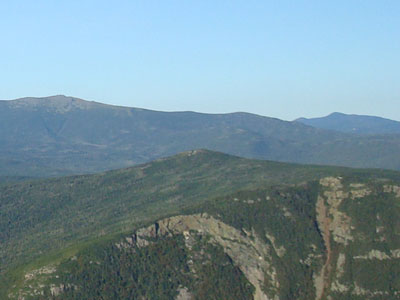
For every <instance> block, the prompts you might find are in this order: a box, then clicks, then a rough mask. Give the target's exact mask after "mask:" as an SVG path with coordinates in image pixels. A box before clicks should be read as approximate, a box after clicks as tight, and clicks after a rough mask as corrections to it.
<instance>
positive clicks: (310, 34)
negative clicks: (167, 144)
mask: <svg viewBox="0 0 400 300" xmlns="http://www.w3.org/2000/svg"><path fill="white" fill-rule="evenodd" d="M54 94H65V95H70V96H75V97H80V98H83V99H87V100H95V101H100V102H105V103H110V104H118V105H126V106H135V107H144V108H150V109H156V110H167V111H171V110H194V111H201V112H233V111H247V112H253V113H258V114H261V115H266V116H272V117H277V118H281V119H286V120H292V119H294V118H297V117H300V116H305V117H314V116H322V115H326V114H328V113H330V112H333V111H340V112H344V113H357V114H370V115H379V116H384V117H388V118H392V119H396V120H400V1H398V0H393V1H385V0H379V1H377V0H373V1H368V0H362V1H361V0H360V1H356V0H354V1H353V0H346V1H339V0H335V1H320V0H318V1H266V0H265V1H251V0H246V1H235V0H230V1H224V0H220V1H217V0H214V1H205V0H201V1H200V0H197V1H189V0H180V1H168V0H162V1H161V0H160V1H151V0H147V1H133V0H131V1H99V0H98V1H85V0H80V1H76V0H69V1H55V0H54V1H42V0H35V1H31V0H29V1H23V0H15V1H11V0H5V1H1V2H0V99H14V98H19V97H24V96H49V95H54Z"/></svg>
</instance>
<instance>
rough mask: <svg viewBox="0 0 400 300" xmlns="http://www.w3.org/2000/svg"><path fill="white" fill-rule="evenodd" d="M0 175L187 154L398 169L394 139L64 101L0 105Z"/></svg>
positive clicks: (246, 116) (256, 119)
mask: <svg viewBox="0 0 400 300" xmlns="http://www.w3.org/2000/svg"><path fill="white" fill-rule="evenodd" d="M0 119H1V120H2V123H1V124H0V176H17V177H19V176H23V177H26V176H28V177H31V176H59V175H67V174H82V173H92V172H98V171H104V170H110V169H117V168H123V167H128V166H132V165H135V164H138V163H143V162H147V161H151V160H154V159H157V158H159V157H163V156H169V155H173V154H176V153H179V152H182V151H187V150H192V149H200V148H203V149H209V150H215V151H220V152H225V153H229V154H233V155H238V156H242V157H247V158H257V159H268V160H276V161H286V162H297V163H313V164H329V165H342V166H352V167H373V168H390V169H400V157H399V155H398V153H399V152H400V135H399V136H390V137H389V136H388V137H382V136H379V135H377V136H368V137H363V136H354V135H352V134H348V133H340V132H333V131H330V130H329V131H327V130H324V129H319V128H314V127H310V126H308V125H305V124H301V123H300V122H288V121H282V120H279V119H276V118H269V117H263V116H259V115H254V114H250V113H229V114H204V113H196V112H160V111H152V110H146V109H140V108H130V107H120V106H112V105H106V104H102V103H98V102H93V101H85V100H82V99H78V98H74V97H66V96H62V95H59V96H52V97H46V98H22V99H17V100H11V101H0Z"/></svg>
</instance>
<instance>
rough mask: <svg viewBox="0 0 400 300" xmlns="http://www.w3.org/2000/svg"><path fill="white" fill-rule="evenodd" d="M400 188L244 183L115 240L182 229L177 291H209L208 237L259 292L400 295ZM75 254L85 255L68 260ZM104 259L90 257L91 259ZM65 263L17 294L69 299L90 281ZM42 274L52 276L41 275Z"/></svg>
mask: <svg viewBox="0 0 400 300" xmlns="http://www.w3.org/2000/svg"><path fill="white" fill-rule="evenodd" d="M315 190H317V192H316V193H313V192H312V191H315ZM399 191H400V188H399V186H398V185H396V184H393V183H391V182H390V181H387V180H378V181H373V182H368V181H364V182H358V181H357V182H356V181H354V180H351V179H348V178H347V179H346V178H342V177H326V178H323V179H321V180H320V181H319V182H318V184H317V185H314V186H313V189H311V188H308V187H303V186H298V187H295V188H288V189H279V190H274V191H270V190H262V191H257V192H250V191H249V192H247V193H238V194H235V195H232V196H231V197H226V198H224V199H223V200H218V201H217V200H216V201H214V202H211V203H210V204H209V205H208V206H206V207H202V208H201V210H202V211H203V212H201V213H194V214H188V215H178V216H173V217H170V218H165V219H162V220H158V221H157V222H155V223H154V224H152V225H150V226H147V227H143V228H140V229H138V230H136V231H135V232H134V233H132V234H131V235H127V236H125V237H124V238H122V239H119V240H117V241H115V242H114V243H113V244H112V247H113V249H115V251H117V252H116V253H128V254H129V253H137V252H138V251H139V252H140V251H147V250H146V249H153V248H154V247H158V245H161V244H163V243H166V241H168V240H169V239H176V238H177V237H180V239H181V240H182V244H181V246H179V247H178V248H180V249H184V252H182V253H185V254H179V253H178V252H173V254H174V255H175V254H176V255H181V256H182V260H183V262H182V263H183V265H184V266H185V268H187V274H188V275H187V276H189V277H187V278H191V279H190V280H189V281H187V282H186V285H185V283H183V282H182V283H180V284H179V286H177V287H176V288H175V292H174V293H175V294H174V295H175V296H174V297H175V298H176V299H205V298H204V297H203V298H202V297H201V296H199V294H197V293H198V290H196V289H194V288H193V289H192V288H191V287H193V286H196V285H191V283H190V282H192V281H193V282H194V281H196V280H197V281H201V280H203V281H204V280H205V279H204V277H202V276H201V275H200V271H199V270H200V269H199V266H204V265H207V264H209V263H210V261H212V260H213V259H215V255H214V254H212V253H213V252H212V251H211V250H210V249H211V248H207V246H206V245H210V246H212V247H214V248H213V249H221V251H223V253H224V254H225V256H226V257H227V258H228V261H230V262H231V263H232V265H233V266H234V267H235V268H237V270H238V271H237V272H239V273H240V274H242V275H243V276H244V278H245V281H247V282H248V284H250V285H251V286H252V287H253V289H252V296H251V297H250V298H253V299H255V300H267V299H274V300H278V299H289V298H290V297H293V298H291V299H316V300H320V299H400V277H399V275H400V274H399V272H400V271H399V270H400V221H399V219H400V218H398V216H399V213H400V205H399V204H400V193H399ZM302 201H303V202H302ZM302 203H304V204H302ZM272 208H274V209H272ZM199 209H200V208H199ZM307 216H308V217H307ZM305 218H308V219H309V220H308V221H305ZM302 222H304V223H305V224H306V225H304V224H303V223H302ZM307 222H308V223H307ZM307 224H308V225H307ZM293 239H296V241H293ZM171 251H172V250H171ZM174 251H177V250H174ZM213 251H214V250H213ZM118 255H119V254H118ZM129 255H131V254H129ZM132 255H133V254H132ZM159 255H161V257H162V256H163V255H167V254H165V252H164V254H159ZM118 257H119V256H118ZM200 258H201V259H200ZM74 260H75V261H76V260H77V261H80V260H81V258H79V257H78V259H76V257H75V258H71V259H70V260H69V262H70V263H71V262H73V261H74ZM199 262H201V263H199ZM104 264H106V261H100V260H99V261H97V262H96V261H90V264H89V266H100V267H101V266H102V265H104ZM226 264H227V262H226V261H225V262H224V263H223V265H226ZM164 268H167V266H164ZM105 269H106V268H105ZM105 269H104V270H105ZM43 270H47V271H43ZM58 270H63V266H62V264H61V265H60V266H54V265H53V266H47V268H44V269H43V268H42V269H39V270H36V271H30V272H29V273H26V274H25V279H24V285H25V286H24V289H20V290H19V291H18V292H15V293H10V297H11V298H14V299H29V298H30V297H33V298H35V297H38V295H45V294H46V292H45V291H46V289H47V291H48V293H49V294H50V295H51V296H52V297H55V299H64V298H63V293H67V292H68V291H71V290H74V289H75V290H79V289H81V290H82V289H83V286H79V284H76V283H75V282H68V281H65V282H61V283H58V285H56V284H55V283H54V282H55V281H54V278H56V276H62V275H60V274H61V273H60V272H61V271H58ZM182 272H183V271H182ZM185 272H186V271H185ZM225 275H226V274H225ZM242 275H240V276H242ZM40 276H41V277H42V278H45V279H43V280H41V281H35V278H38V277H40ZM237 278H239V277H237ZM240 278H241V277H240ZM191 280H192V281H191ZM34 282H36V285H35V284H34ZM38 282H41V283H40V284H37V283H38ZM213 284H218V283H213Z"/></svg>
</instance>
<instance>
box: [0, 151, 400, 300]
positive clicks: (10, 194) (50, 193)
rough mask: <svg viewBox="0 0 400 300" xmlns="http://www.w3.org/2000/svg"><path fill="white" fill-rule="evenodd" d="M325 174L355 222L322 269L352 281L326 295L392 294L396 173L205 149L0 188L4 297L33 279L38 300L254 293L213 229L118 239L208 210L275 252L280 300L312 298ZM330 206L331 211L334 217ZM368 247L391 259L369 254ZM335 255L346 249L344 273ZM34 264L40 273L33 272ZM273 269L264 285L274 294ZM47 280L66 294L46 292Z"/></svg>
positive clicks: (399, 224)
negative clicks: (129, 241) (141, 243)
mask: <svg viewBox="0 0 400 300" xmlns="http://www.w3.org/2000/svg"><path fill="white" fill-rule="evenodd" d="M326 176H334V177H338V176H340V177H341V179H340V182H341V185H342V186H340V189H341V190H340V191H341V192H340V193H335V195H336V194H337V195H344V196H343V197H344V198H343V199H341V201H342V202H341V204H340V205H339V206H338V208H337V209H339V210H340V212H341V213H342V214H344V215H345V217H343V218H342V217H341V218H342V219H340V220H344V221H343V222H347V220H351V223H350V224H349V226H352V227H351V228H353V229H351V231H350V233H348V234H351V237H350V238H348V244H346V245H345V244H343V243H340V242H338V241H337V240H335V238H334V237H332V236H331V246H330V251H331V254H330V266H331V267H330V268H329V270H330V271H329V272H328V271H327V272H328V273H327V274H326V276H325V278H323V279H324V281H325V282H326V284H327V286H329V287H331V286H332V284H333V283H334V282H336V281H338V282H339V283H340V284H342V285H343V286H346V288H347V290H346V292H340V293H339V292H337V291H334V290H329V289H328V288H327V290H326V292H325V294H324V297H326V296H328V295H329V294H330V295H332V296H333V297H334V299H335V298H336V299H339V298H340V299H360V297H362V295H361V296H360V295H358V294H355V293H356V292H355V291H359V290H357V288H356V287H357V286H358V287H362V288H364V289H367V287H368V290H371V291H385V292H387V294H384V295H383V296H384V297H383V299H396V297H397V296H396V295H397V294H396V291H399V290H400V279H399V278H400V274H399V273H398V270H399V265H398V264H399V259H397V258H396V256H395V255H397V254H392V252H393V251H394V250H396V249H400V238H399V236H400V234H399V228H400V221H399V220H400V218H398V216H399V215H400V205H399V198H398V195H397V194H396V192H395V190H393V191H392V192H391V190H390V189H389V190H388V187H385V186H400V173H398V172H395V171H383V170H355V169H348V168H335V167H319V166H303V165H295V164H285V163H275V162H268V161H257V160H247V159H242V158H238V157H233V156H229V155H225V154H221V153H215V152H210V151H205V150H201V151H196V152H186V153H182V154H179V155H176V156H174V157H170V158H167V159H162V160H158V161H154V162H152V163H149V164H145V165H141V166H137V167H134V168H129V169H122V170H116V171H110V172H106V173H102V174H96V175H85V176H72V177H65V178H55V179H47V180H35V181H25V182H20V183H8V184H5V183H4V184H2V185H0V240H1V244H0V245H1V246H0V254H1V256H0V257H1V263H0V266H1V274H0V276H1V278H0V298H1V299H3V298H4V299H6V295H8V294H10V293H11V294H13V295H14V296H15V295H18V294H20V293H24V292H26V293H27V295H29V294H30V293H32V288H29V285H31V286H33V287H34V289H35V287H37V286H39V285H43V288H42V290H43V292H44V295H40V294H37V295H33V294H32V298H33V299H41V298H43V299H48V298H50V299H52V298H54V299H129V298H132V299H137V298H140V297H147V298H148V299H164V298H165V299H171V298H174V297H175V296H176V295H177V294H178V293H180V292H181V291H183V290H184V289H185V288H186V289H187V291H188V292H190V293H192V294H193V295H194V296H195V297H197V299H249V298H251V297H250V295H252V294H253V293H254V287H253V286H252V285H251V284H250V283H249V279H248V278H247V277H246V276H247V275H245V274H244V273H243V269H240V268H239V266H238V264H237V263H235V261H234V260H233V258H232V257H230V256H229V255H228V254H227V252H226V251H225V249H223V248H222V246H221V245H217V244H215V243H212V242H210V237H209V236H208V235H207V234H203V235H202V234H200V233H196V232H193V233H191V237H192V238H194V239H195V241H193V243H192V246H191V247H189V246H188V245H187V244H186V241H185V239H184V237H183V236H182V235H179V234H176V235H172V236H157V237H156V238H154V239H153V240H151V242H152V243H151V244H150V245H148V246H146V247H138V246H137V245H131V246H129V247H125V246H123V247H122V246H117V244H119V243H120V242H121V241H124V240H125V237H129V236H132V234H134V232H135V231H136V229H138V228H141V227H145V226H147V225H149V224H154V222H156V221H157V220H159V219H162V218H166V217H169V216H173V215H178V214H185V215H189V214H198V213H207V214H208V215H211V216H213V217H214V218H215V219H218V220H220V221H222V222H223V223H224V224H227V225H229V226H232V227H233V228H236V229H237V230H238V231H240V232H242V233H243V236H248V233H251V235H250V238H251V239H254V240H255V237H258V238H260V240H261V241H262V243H264V244H265V247H266V248H267V249H269V250H268V253H269V254H268V255H267V256H266V257H262V258H261V259H265V260H267V261H268V262H269V264H270V265H271V266H273V267H274V268H275V271H274V272H276V278H277V281H278V282H279V290H278V296H279V297H280V299H314V298H315V296H316V291H315V283H314V278H315V276H317V275H318V274H320V272H321V268H322V266H323V265H324V264H325V263H326V261H327V259H328V255H327V245H326V244H325V242H324V239H323V237H322V233H321V230H322V229H321V226H322V225H321V224H319V223H318V220H317V219H318V218H317V213H316V205H317V201H318V199H320V198H319V197H320V196H323V197H325V194H324V193H325V192H326V191H329V187H325V186H324V187H322V186H321V185H320V183H319V180H320V178H323V177H326ZM354 184H356V185H354ZM363 189H365V190H366V191H367V192H365V191H364V190H363ZM359 190H361V192H360V193H361V194H355V195H358V196H356V197H352V195H353V194H352V192H354V191H356V192H357V191H359ZM360 195H361V196H360ZM326 203H327V202H326ZM326 205H328V204H326ZM333 214H334V212H331V213H329V214H327V215H326V217H327V218H331V220H330V222H333V221H332V220H333V218H334V216H333ZM349 222H350V221H349ZM346 224H347V223H346ZM346 226H347V225H346ZM349 228H350V227H349ZM252 232H254V235H253V233H252ZM332 234H333V233H332ZM372 250H374V251H379V252H373V253H375V254H373V255H382V254H381V253H384V254H386V255H387V257H388V258H387V259H386V258H385V259H383V260H379V259H375V258H373V259H369V258H368V259H366V258H363V257H366V256H368V255H369V253H370V252H371V251H372ZM391 251H392V252H391ZM376 253H378V254H376ZM393 253H395V252H393ZM339 256H341V257H343V256H344V257H345V260H344V263H343V266H341V267H340V268H343V270H344V271H343V272H342V271H340V268H338V267H337V266H338V265H340V264H339V263H338V261H339ZM357 257H361V258H357ZM43 268H49V270H47V271H46V269H43ZM52 268H54V270H53V269H52ZM35 270H36V271H35ZM37 270H45V271H43V272H42V273H40V272H39V273H40V274H39V273H38V271H37ZM327 270H328V269H327ZM378 270H379V272H380V274H382V276H376V274H377V272H378ZM32 272H33V273H32ZM34 272H37V273H34ZM271 272H272V271H271ZM30 273H32V274H36V275H35V276H33V277H32V278H33V279H32V280H31V281H27V279H26V278H25V276H26V275H27V274H30ZM342 273H343V274H342ZM268 276H271V275H268ZM268 276H267V275H266V277H265V282H264V283H263V291H264V292H265V293H267V294H271V295H272V294H274V293H276V292H275V286H274V285H272V284H271V281H270V280H269V278H270V277H268ZM60 286H61V287H60ZM149 286H150V287H151V288H149ZM52 287H53V288H59V287H60V289H61V293H60V294H57V295H55V294H54V293H53V295H51V288H52ZM38 290H40V289H38ZM364 296H365V295H364ZM378 296H379V295H377V296H376V297H375V296H374V297H375V298H376V299H381V298H379V297H378ZM380 296H382V295H380ZM386 296H387V297H386ZM163 297H164V298H163ZM374 297H373V296H368V297H367V298H370V299H375V298H374ZM364 298H365V297H364ZM26 299H29V297H28V298H26Z"/></svg>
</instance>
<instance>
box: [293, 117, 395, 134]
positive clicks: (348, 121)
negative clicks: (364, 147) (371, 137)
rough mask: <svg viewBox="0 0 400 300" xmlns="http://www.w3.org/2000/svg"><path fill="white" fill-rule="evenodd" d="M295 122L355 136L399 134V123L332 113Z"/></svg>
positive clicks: (377, 118) (383, 119) (379, 118)
mask: <svg viewBox="0 0 400 300" xmlns="http://www.w3.org/2000/svg"><path fill="white" fill-rule="evenodd" d="M295 121H297V122H300V123H303V124H306V125H309V126H313V127H316V128H321V129H328V130H335V131H340V132H346V133H355V134H363V135H365V134H400V122H398V121H393V120H389V119H385V118H381V117H375V116H364V115H346V114H343V113H338V112H335V113H332V114H330V115H328V116H326V117H322V118H311V119H306V118H299V119H297V120H295Z"/></svg>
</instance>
